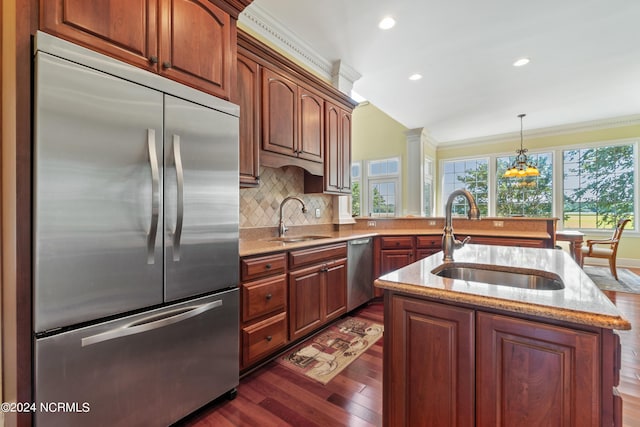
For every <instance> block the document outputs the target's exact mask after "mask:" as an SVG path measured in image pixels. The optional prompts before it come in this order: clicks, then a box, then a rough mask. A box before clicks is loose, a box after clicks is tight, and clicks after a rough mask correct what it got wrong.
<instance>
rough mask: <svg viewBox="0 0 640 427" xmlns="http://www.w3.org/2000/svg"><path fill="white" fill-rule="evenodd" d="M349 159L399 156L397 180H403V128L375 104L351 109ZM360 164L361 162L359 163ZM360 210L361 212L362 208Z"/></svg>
mask: <svg viewBox="0 0 640 427" xmlns="http://www.w3.org/2000/svg"><path fill="white" fill-rule="evenodd" d="M352 117H353V121H352V134H351V141H352V145H351V159H352V161H354V162H356V161H361V162H363V161H365V160H376V159H385V158H389V157H400V168H401V169H400V172H401V175H402V177H401V180H402V182H405V181H406V180H407V169H408V168H407V137H406V134H405V132H407V130H408V129H407V128H406V127H405V126H403V125H401V124H400V123H399V122H397V121H396V120H394V119H393V118H391V117H390V116H389V115H387V114H386V113H385V112H383V111H382V110H380V109H379V108H378V107H376V106H375V105H373V104H371V103H368V102H365V103H362V104H360V105H358V106H357V107H356V108H355V109H354V110H353V116H352ZM363 167H364V163H363ZM406 188H407V186H406V185H403V186H402V196H401V197H402V200H401V203H402V205H401V211H404V210H405V208H406V200H407V194H406ZM363 212H365V211H364V210H363Z"/></svg>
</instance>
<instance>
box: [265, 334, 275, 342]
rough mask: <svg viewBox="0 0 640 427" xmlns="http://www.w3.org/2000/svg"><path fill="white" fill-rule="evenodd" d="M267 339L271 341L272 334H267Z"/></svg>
mask: <svg viewBox="0 0 640 427" xmlns="http://www.w3.org/2000/svg"><path fill="white" fill-rule="evenodd" d="M265 339H266V340H267V341H271V340H272V339H273V337H272V336H271V335H267V338H265Z"/></svg>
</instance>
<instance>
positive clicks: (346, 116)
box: [338, 109, 351, 193]
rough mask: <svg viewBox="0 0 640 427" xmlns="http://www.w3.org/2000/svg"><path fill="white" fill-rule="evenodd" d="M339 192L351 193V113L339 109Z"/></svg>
mask: <svg viewBox="0 0 640 427" xmlns="http://www.w3.org/2000/svg"><path fill="white" fill-rule="evenodd" d="M338 165H339V168H340V182H341V184H340V191H341V192H343V193H350V192H351V113H349V112H347V111H345V110H343V109H340V160H339V162H338Z"/></svg>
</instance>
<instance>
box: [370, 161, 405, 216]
mask: <svg viewBox="0 0 640 427" xmlns="http://www.w3.org/2000/svg"><path fill="white" fill-rule="evenodd" d="M367 166H368V167H367V184H368V185H367V187H368V192H367V199H368V207H369V214H370V215H371V216H396V214H397V213H398V207H399V206H400V201H399V187H400V159H399V158H390V159H384V160H372V161H369V162H367Z"/></svg>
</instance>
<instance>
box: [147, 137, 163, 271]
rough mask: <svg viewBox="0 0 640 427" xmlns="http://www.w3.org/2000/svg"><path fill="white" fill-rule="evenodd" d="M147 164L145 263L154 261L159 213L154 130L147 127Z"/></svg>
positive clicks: (158, 185) (158, 180)
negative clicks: (148, 219)
mask: <svg viewBox="0 0 640 427" xmlns="http://www.w3.org/2000/svg"><path fill="white" fill-rule="evenodd" d="M147 146H148V149H149V166H150V167H151V225H150V226H149V233H148V234H147V264H154V263H155V258H156V254H155V248H156V234H157V233H158V215H159V214H160V172H159V170H158V155H157V154H156V131H155V129H147Z"/></svg>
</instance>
